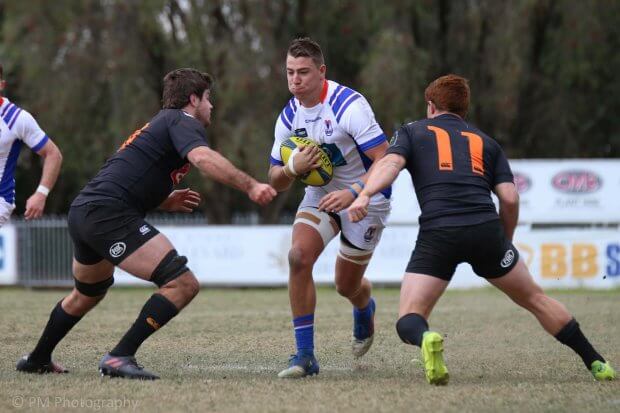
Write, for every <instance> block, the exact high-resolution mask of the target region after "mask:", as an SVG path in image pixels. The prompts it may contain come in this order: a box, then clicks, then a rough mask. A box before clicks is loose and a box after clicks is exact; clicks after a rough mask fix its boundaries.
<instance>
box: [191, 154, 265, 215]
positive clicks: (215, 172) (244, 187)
mask: <svg viewBox="0 0 620 413" xmlns="http://www.w3.org/2000/svg"><path fill="white" fill-rule="evenodd" d="M187 159H188V160H189V161H190V162H191V163H192V165H194V166H195V167H196V168H198V169H199V170H200V172H202V173H204V174H205V175H207V176H209V177H211V178H213V179H215V180H216V181H218V182H221V183H223V184H225V185H228V186H230V187H233V188H236V189H238V190H240V191H243V192H245V193H247V194H248V196H249V197H250V199H251V200H252V201H253V202H256V203H257V204H259V205H266V204H268V203H269V202H271V200H272V199H273V198H274V197H275V196H276V191H275V189H273V188H272V187H271V186H270V185H267V184H264V183H261V182H258V181H257V180H256V179H254V178H252V177H251V176H250V175H248V174H246V173H245V172H243V171H241V170H240V169H238V168H236V167H235V166H234V165H233V164H232V163H231V162H230V161H229V160H228V159H226V158H224V157H223V156H222V155H220V154H219V153H218V152H216V151H214V150H212V149H210V148H208V147H206V146H199V147H197V148H194V149H192V150H191V151H190V152H189V153H188V154H187Z"/></svg>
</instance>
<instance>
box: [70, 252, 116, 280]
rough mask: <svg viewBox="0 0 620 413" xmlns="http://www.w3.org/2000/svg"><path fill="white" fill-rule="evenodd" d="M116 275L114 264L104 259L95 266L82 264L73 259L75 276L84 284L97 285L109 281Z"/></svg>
mask: <svg viewBox="0 0 620 413" xmlns="http://www.w3.org/2000/svg"><path fill="white" fill-rule="evenodd" d="M113 274H114V264H112V263H111V262H109V261H106V260H104V259H102V260H101V261H99V262H97V263H95V264H82V263H81V262H79V261H78V260H77V259H76V258H73V276H74V277H75V279H76V280H78V281H80V282H82V283H84V284H96V283H98V282H101V281H105V280H109V279H110V278H111V277H112V275H113Z"/></svg>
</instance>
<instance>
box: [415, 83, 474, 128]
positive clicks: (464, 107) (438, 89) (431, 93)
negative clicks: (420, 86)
mask: <svg viewBox="0 0 620 413" xmlns="http://www.w3.org/2000/svg"><path fill="white" fill-rule="evenodd" d="M469 94H470V92H469V81H468V80H467V79H465V78H464V77H461V76H457V75H452V74H450V75H446V76H441V77H439V78H437V79H435V80H433V81H432V82H431V83H430V84H429V85H428V87H427V88H426V90H425V91H424V99H425V100H426V101H427V102H429V101H430V102H433V103H434V104H435V107H436V108H437V109H438V110H445V111H448V112H451V113H455V114H457V115H459V116H460V117H462V118H464V117H465V115H467V111H468V110H469Z"/></svg>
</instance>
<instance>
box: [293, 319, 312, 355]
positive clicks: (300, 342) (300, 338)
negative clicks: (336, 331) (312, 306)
mask: <svg viewBox="0 0 620 413" xmlns="http://www.w3.org/2000/svg"><path fill="white" fill-rule="evenodd" d="M293 328H294V329H295V343H296V345H297V353H305V354H312V353H314V314H308V315H302V316H300V317H297V318H294V319H293Z"/></svg>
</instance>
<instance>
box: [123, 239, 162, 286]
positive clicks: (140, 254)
mask: <svg viewBox="0 0 620 413" xmlns="http://www.w3.org/2000/svg"><path fill="white" fill-rule="evenodd" d="M172 250H174V246H173V245H172V243H171V242H170V240H168V238H167V237H166V236H165V235H164V234H161V233H158V234H157V235H155V236H154V237H153V238H150V239H149V240H148V241H146V242H145V243H143V244H142V245H140V246H139V247H138V248H137V249H136V250H135V251H134V252H132V253H131V254H130V255H129V256H127V257H126V258H125V259H124V260H123V261H121V262H120V263H119V264H118V266H119V267H120V268H121V269H123V270H124V271H126V272H128V273H129V274H131V275H134V276H136V277H138V278H141V279H143V280H147V281H149V280H151V278H152V276H153V273H154V272H155V269H156V268H157V267H158V266H159V264H160V263H161V262H162V261H163V260H164V258H165V257H166V256H167V255H168V254H169V253H170V252H171V251H172Z"/></svg>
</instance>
